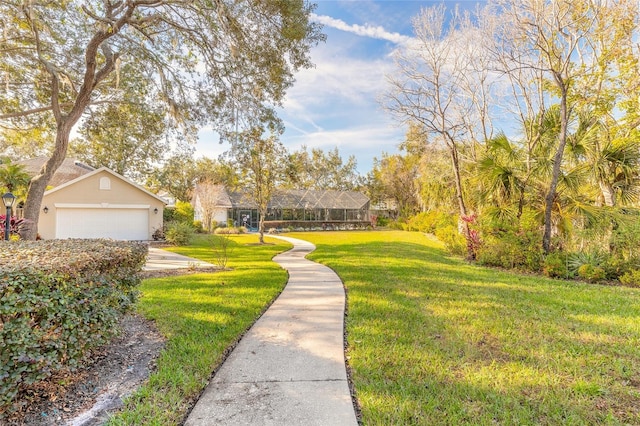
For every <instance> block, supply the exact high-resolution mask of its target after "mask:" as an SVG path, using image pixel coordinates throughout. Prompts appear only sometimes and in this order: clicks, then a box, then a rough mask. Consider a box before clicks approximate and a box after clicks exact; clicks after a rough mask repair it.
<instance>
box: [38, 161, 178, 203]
mask: <svg viewBox="0 0 640 426" xmlns="http://www.w3.org/2000/svg"><path fill="white" fill-rule="evenodd" d="M100 172H107V173H109V174H110V175H112V176H113V177H115V178H117V179H120V180H122V181H124V182H126V183H128V184H129V185H131V186H133V187H135V188H137V189H138V190H140V191H142V192H144V193H145V194H147V195H149V196H151V197H153V198H155V199H157V200H158V201H161V202H162V203H164V204H167V200H165V199H164V198H162V197H159V196H157V195H156V194H154V193H153V192H149V191H148V190H147V189H145V188H143V187H142V186H140V185H138V184H137V183H135V182H133V181H130V180H129V179H127V178H126V177H124V176H122V175H120V174H118V173H116V172H114V171H113V170H111V169H109V168H107V167H100V168H99V169H95V170H94V171H92V172H89V173H87V174H84V175H82V176H79V177H77V178H75V179H73V180H70V181H69V182H66V183H64V184H62V185H60V186H56V187H55V188H53V189H50V190H48V191H47V192H45V193H44V195H48V194H52V193H54V192H56V191H60V190H61V189H64V188H66V187H68V186H71V185H73V184H75V183H76V182H80V181H82V180H85V179H89V178H90V177H92V176H94V175H97V174H98V173H100Z"/></svg>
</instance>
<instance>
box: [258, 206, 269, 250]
mask: <svg viewBox="0 0 640 426" xmlns="http://www.w3.org/2000/svg"><path fill="white" fill-rule="evenodd" d="M266 214H267V209H264V210H263V209H260V217H259V218H258V232H259V233H260V236H259V237H258V241H259V242H260V244H264V217H265V216H266Z"/></svg>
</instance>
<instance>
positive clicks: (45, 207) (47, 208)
mask: <svg viewBox="0 0 640 426" xmlns="http://www.w3.org/2000/svg"><path fill="white" fill-rule="evenodd" d="M42 211H43V212H44V214H47V213H49V207H47V206H44V209H42Z"/></svg>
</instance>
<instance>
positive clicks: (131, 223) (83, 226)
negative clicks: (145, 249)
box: [56, 208, 149, 240]
mask: <svg viewBox="0 0 640 426" xmlns="http://www.w3.org/2000/svg"><path fill="white" fill-rule="evenodd" d="M56 238H113V239H114V240H148V239H149V210H148V209H120V208H58V209H57V216H56Z"/></svg>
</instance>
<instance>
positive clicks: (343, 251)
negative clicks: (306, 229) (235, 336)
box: [288, 231, 640, 425]
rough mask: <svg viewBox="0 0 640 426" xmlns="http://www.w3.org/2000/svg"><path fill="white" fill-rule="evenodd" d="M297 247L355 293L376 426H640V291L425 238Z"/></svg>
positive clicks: (354, 341) (353, 356)
mask: <svg viewBox="0 0 640 426" xmlns="http://www.w3.org/2000/svg"><path fill="white" fill-rule="evenodd" d="M288 235H290V236H292V237H298V238H302V239H306V240H309V241H312V242H314V243H315V244H316V245H317V250H316V251H315V252H314V253H312V254H311V255H310V256H309V257H310V258H311V259H313V260H316V261H318V262H321V263H324V264H326V265H328V266H330V267H331V268H333V269H334V270H335V271H336V272H337V273H338V274H339V275H340V277H341V278H342V279H343V281H344V282H345V285H346V288H347V291H348V317H347V333H348V356H349V363H350V366H351V368H352V370H353V371H352V373H353V380H354V383H355V389H356V393H357V398H358V400H359V402H360V405H361V408H362V416H363V417H362V421H363V424H364V425H416V424H420V425H461V424H469V425H494V424H500V425H528V424H530V425H559V424H562V425H584V424H612V425H613V424H640V290H638V289H631V288H623V287H606V286H599V285H591V284H584V283H578V282H567V281H559V280H550V279H544V278H540V277H535V276H526V275H516V274H512V273H508V272H502V271H497V270H493V269H487V268H481V267H477V266H474V265H470V264H467V263H465V262H464V261H462V260H459V259H456V258H451V257H447V256H446V255H445V254H444V253H443V251H442V249H441V245H440V244H439V243H437V242H436V241H434V240H433V239H431V238H429V237H426V236H424V235H422V234H419V233H406V232H399V231H398V232H394V231H388V232H342V233H339V232H338V233H333V232H326V233H324V232H322V233H298V234H288Z"/></svg>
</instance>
